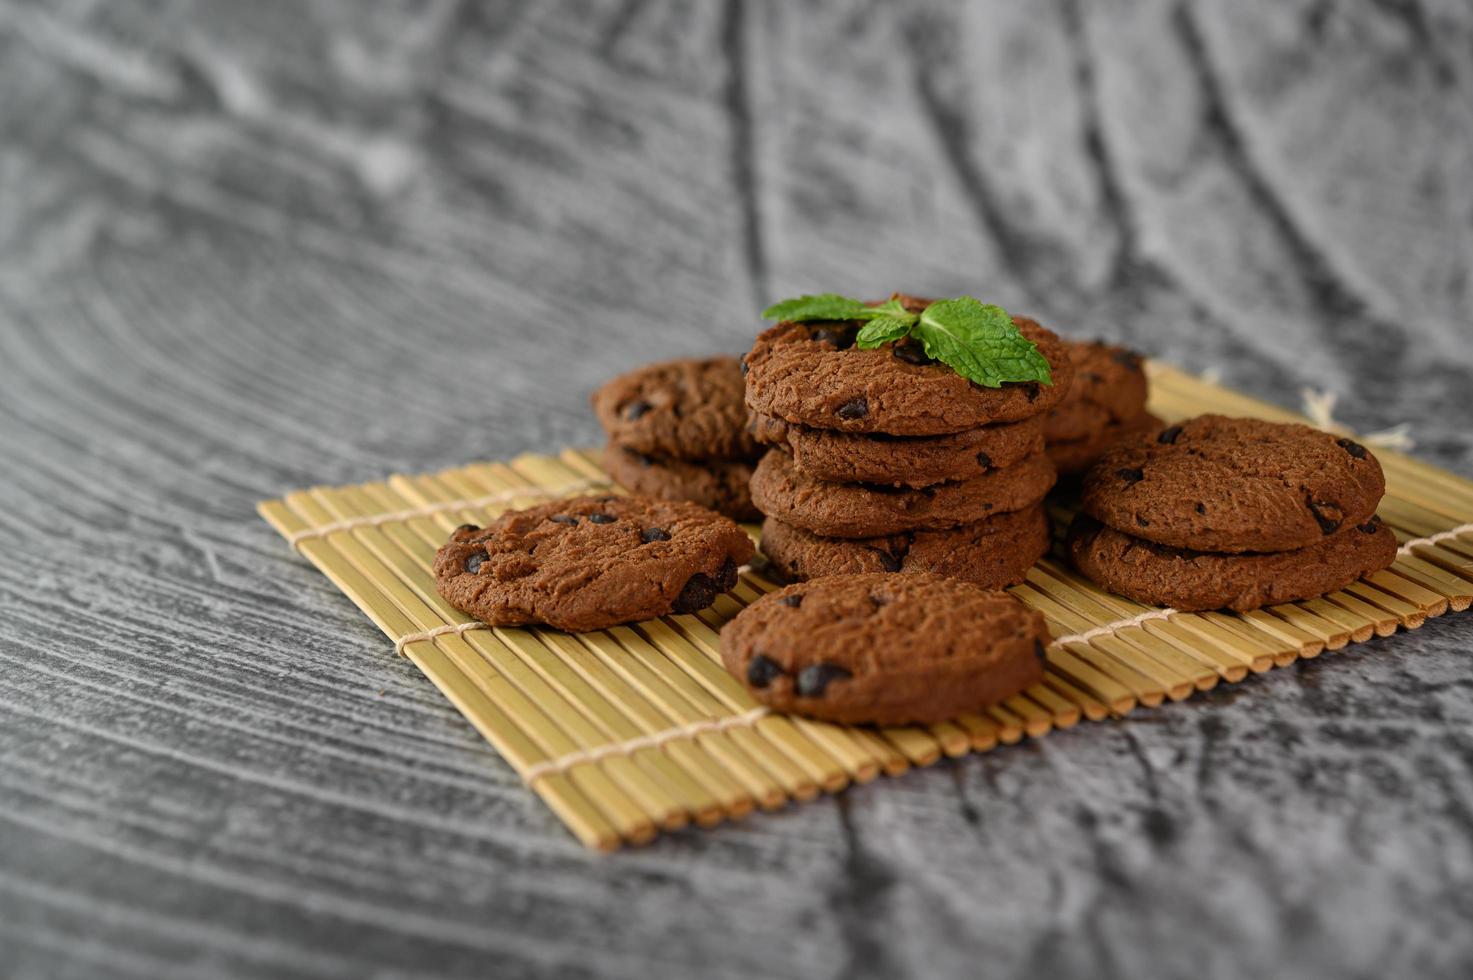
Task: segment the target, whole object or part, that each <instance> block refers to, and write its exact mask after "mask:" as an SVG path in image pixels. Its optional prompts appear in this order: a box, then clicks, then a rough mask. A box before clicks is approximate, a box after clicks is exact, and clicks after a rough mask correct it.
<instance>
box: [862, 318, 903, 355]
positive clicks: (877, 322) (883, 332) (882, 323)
mask: <svg viewBox="0 0 1473 980" xmlns="http://www.w3.org/2000/svg"><path fill="white" fill-rule="evenodd" d="M905 317H906V318H902V317H898V316H881V317H876V318H875V319H873V320H871V321H870V322H868V323H866V324H865V325H864V326H862V327H860V328H859V333H858V334H856V335H855V337H854V346H856V347H859V348H863V349H865V350H868V349H869V348H871V347H878V346H880V345H881V344H887V343H889V342H890V341H892V340H899V339H900V338H901V337H904V336H905V335H906V334H908V333H910V328H911V327H912V326H913V325H914V324H915V314H914V313H907V314H905Z"/></svg>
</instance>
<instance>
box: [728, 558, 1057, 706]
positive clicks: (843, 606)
mask: <svg viewBox="0 0 1473 980" xmlns="http://www.w3.org/2000/svg"><path fill="white" fill-rule="evenodd" d="M1048 642H1049V634H1048V627H1047V625H1046V624H1045V623H1044V619H1043V616H1042V615H1041V614H1040V613H1037V612H1035V611H1033V610H1031V609H1029V608H1028V607H1027V606H1025V605H1023V604H1022V603H1021V602H1019V601H1018V600H1017V599H1015V598H1013V597H1012V596H1010V595H1008V594H1007V593H1006V592H990V591H988V590H986V589H982V588H978V587H977V586H975V585H972V584H971V583H969V582H961V581H958V580H956V579H949V578H942V577H941V576H939V575H928V574H925V573H918V574H910V575H887V574H885V573H883V572H882V573H879V574H869V575H834V576H830V577H828V578H821V579H815V580H813V581H811V582H805V583H803V584H800V585H790V586H788V587H787V588H785V589H779V590H778V591H776V592H772V593H769V594H768V595H765V596H763V597H762V598H761V599H758V600H757V601H756V602H754V603H752V604H751V605H750V606H748V607H747V608H746V609H744V610H743V611H742V612H741V613H739V614H738V615H737V616H736V618H734V619H733V620H732V621H731V622H729V623H727V624H726V626H725V627H724V628H723V629H722V630H721V659H722V662H723V663H725V664H726V669H727V670H729V671H730V672H731V673H732V674H733V675H734V676H735V677H737V678H738V679H740V680H741V681H742V682H743V683H745V684H746V685H747V689H748V690H749V691H751V692H752V696H753V697H755V698H756V699H757V700H758V701H759V702H761V703H762V704H765V705H767V706H768V707H769V708H772V709H774V710H777V711H787V712H796V713H798V714H805V715H812V716H813V717H815V718H823V719H827V720H829V721H836V722H842V723H846V724H862V723H874V724H878V725H900V724H908V723H912V722H915V723H929V722H938V721H945V720H947V719H949V718H955V717H956V716H957V715H959V714H962V713H964V712H968V711H977V710H980V709H982V708H986V707H988V706H989V705H992V704H996V703H997V702H999V701H1002V700H1003V699H1005V698H1008V697H1011V696H1012V695H1014V694H1017V693H1018V692H1019V691H1022V690H1023V689H1024V688H1027V687H1028V686H1029V685H1032V684H1035V683H1037V682H1038V681H1040V680H1041V679H1042V678H1043V657H1044V650H1045V648H1046V647H1047V644H1048Z"/></svg>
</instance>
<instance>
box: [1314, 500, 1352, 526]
mask: <svg viewBox="0 0 1473 980" xmlns="http://www.w3.org/2000/svg"><path fill="white" fill-rule="evenodd" d="M1309 512H1310V513H1311V514H1313V515H1314V519H1315V521H1316V522H1317V523H1318V524H1319V526H1320V531H1322V532H1323V533H1325V534H1334V533H1335V532H1336V531H1338V530H1340V522H1341V521H1343V520H1345V515H1344V514H1343V513H1342V512H1341V510H1340V508H1339V507H1336V506H1335V505H1334V504H1327V503H1322V502H1321V501H1318V500H1311V501H1309Z"/></svg>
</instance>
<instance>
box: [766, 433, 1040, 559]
mask: <svg viewBox="0 0 1473 980" xmlns="http://www.w3.org/2000/svg"><path fill="white" fill-rule="evenodd" d="M1053 485H1054V464H1053V463H1051V462H1049V458H1048V457H1047V456H1045V455H1044V454H1043V453H1034V454H1033V455H1032V456H1029V457H1028V458H1027V459H1025V460H1023V461H1022V462H1021V463H1014V464H1013V465H1012V466H1009V467H1007V468H1006V469H1001V470H989V471H988V472H987V473H984V474H983V475H982V476H978V477H973V478H972V479H970V480H960V481H957V482H955V483H938V484H936V485H935V486H933V487H925V488H922V489H919V490H911V489H897V488H895V487H883V486H871V485H867V484H863V483H824V482H822V481H820V480H815V479H813V477H811V476H808V475H807V474H805V473H800V472H799V471H798V470H797V468H795V467H794V466H793V460H792V457H791V456H789V455H788V454H787V453H785V452H783V451H781V450H777V449H775V450H773V451H772V452H770V453H768V454H767V455H766V456H764V457H762V461H761V462H760V463H758V464H757V469H756V471H755V472H753V474H752V502H753V503H754V504H756V505H757V509H758V510H760V511H762V513H764V514H766V515H768V516H769V517H776V518H777V519H778V520H780V521H783V522H784V523H787V524H792V525H795V526H797V527H801V528H804V529H806V530H809V531H812V532H813V533H814V534H820V535H823V536H825V537H831V538H874V537H879V536H881V535H885V534H899V533H902V532H904V531H935V530H940V529H942V528H948V527H958V526H960V525H963V524H975V523H977V522H978V521H980V520H983V519H984V518H986V517H989V516H991V515H992V514H997V513H1002V512H1003V511H1012V510H1022V509H1023V508H1024V507H1030V506H1032V505H1033V504H1036V503H1038V501H1039V500H1041V499H1043V496H1044V494H1046V493H1048V491H1049V488H1050V487H1052V486H1053Z"/></svg>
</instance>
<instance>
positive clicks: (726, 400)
mask: <svg viewBox="0 0 1473 980" xmlns="http://www.w3.org/2000/svg"><path fill="white" fill-rule="evenodd" d="M744 389H745V383H744V381H743V379H742V372H741V367H740V361H739V360H738V359H737V358H735V357H707V358H688V359H683V360H675V361H664V362H661V363H659V364H649V365H646V366H644V367H641V368H636V369H635V370H633V371H630V372H628V373H626V374H621V375H619V376H618V377H617V378H614V379H612V380H610V381H608V382H606V383H605V384H604V385H603V387H601V388H599V389H598V391H595V392H594V393H593V398H592V401H593V410H594V412H595V414H597V416H598V421H599V424H600V425H602V426H603V428H604V431H605V432H607V433H608V435H609V441H610V442H613V443H616V444H617V445H620V446H623V447H624V448H626V449H631V450H633V451H635V452H637V453H645V454H647V455H651V456H663V457H674V458H678V459H755V458H756V457H757V455H758V453H760V452H761V451H762V450H761V448H760V447H759V446H758V445H757V444H756V442H754V441H753V439H752V436H751V433H749V432H748V431H747V409H746V406H745V405H744V404H743V402H742V399H743V393H744Z"/></svg>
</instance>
